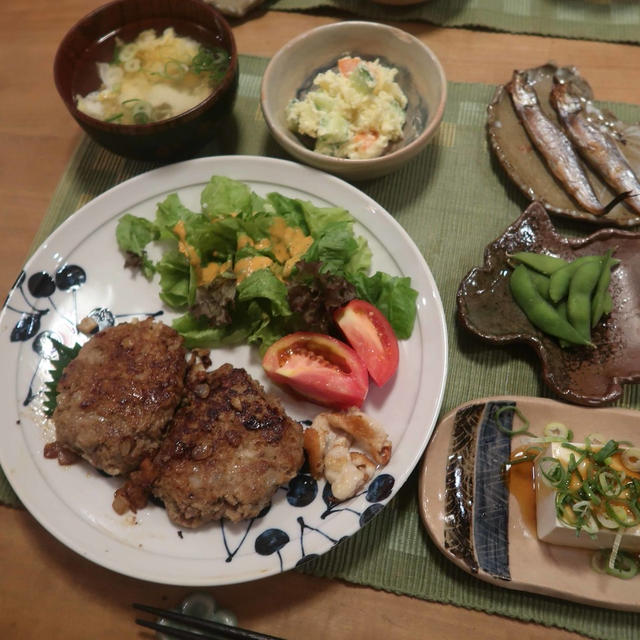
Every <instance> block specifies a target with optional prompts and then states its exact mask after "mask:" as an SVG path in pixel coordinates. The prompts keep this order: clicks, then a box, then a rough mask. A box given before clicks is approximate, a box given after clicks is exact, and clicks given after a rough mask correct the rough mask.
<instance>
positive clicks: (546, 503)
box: [535, 442, 640, 551]
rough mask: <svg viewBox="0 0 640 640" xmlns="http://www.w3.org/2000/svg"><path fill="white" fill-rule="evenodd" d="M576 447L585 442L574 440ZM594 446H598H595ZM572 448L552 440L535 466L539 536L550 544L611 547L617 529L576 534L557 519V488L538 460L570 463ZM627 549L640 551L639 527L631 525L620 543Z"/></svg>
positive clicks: (571, 528) (601, 529) (599, 547)
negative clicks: (555, 460)
mask: <svg viewBox="0 0 640 640" xmlns="http://www.w3.org/2000/svg"><path fill="white" fill-rule="evenodd" d="M572 444H575V446H577V447H584V444H580V443H572ZM594 448H595V447H594ZM571 453H574V452H572V451H571V449H567V448H566V447H563V446H562V443H560V442H552V443H550V444H549V445H548V447H547V448H546V449H545V450H544V451H543V452H542V454H541V455H540V456H539V457H538V460H537V461H536V465H535V480H536V520H537V533H538V538H539V539H540V540H542V541H543V542H548V543H549V544H558V545H562V546H565V547H584V548H586V549H610V548H611V547H612V546H613V541H614V540H615V537H616V534H617V531H616V530H612V529H605V528H600V530H599V531H598V532H597V533H596V534H595V537H594V538H592V537H591V536H589V535H588V534H587V533H585V532H583V531H582V532H580V534H579V535H576V534H577V530H576V529H574V528H573V527H570V526H569V525H567V524H565V523H564V522H562V521H561V520H559V519H558V516H557V515H556V490H555V489H554V488H553V487H550V486H548V485H547V484H546V483H545V482H544V478H543V476H542V474H541V473H540V470H539V461H540V459H541V458H543V457H553V458H557V459H558V460H560V462H561V463H562V464H563V465H565V466H566V465H567V464H568V462H569V456H570V455H571ZM620 547H621V548H622V549H626V550H627V551H640V526H636V527H630V528H628V529H627V530H626V531H625V533H624V536H623V538H622V542H621V544H620Z"/></svg>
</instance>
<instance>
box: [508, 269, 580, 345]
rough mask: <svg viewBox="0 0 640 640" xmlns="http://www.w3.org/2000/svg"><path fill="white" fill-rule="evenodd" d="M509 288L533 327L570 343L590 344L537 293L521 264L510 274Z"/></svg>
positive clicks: (527, 271) (527, 272) (526, 270)
mask: <svg viewBox="0 0 640 640" xmlns="http://www.w3.org/2000/svg"><path fill="white" fill-rule="evenodd" d="M509 288H510V289H511V295H512V296H513V299H514V300H515V301H516V303H517V305H518V306H519V307H520V308H521V309H522V311H523V312H524V314H525V315H526V316H527V318H528V319H529V321H530V322H531V324H533V325H534V326H535V327H537V328H538V329H540V330H541V331H544V332H545V333H548V334H549V335H552V336H555V337H556V338H560V339H561V340H566V341H567V342H570V343H572V344H581V345H589V344H591V343H590V342H589V340H588V339H587V338H585V337H583V336H582V335H581V334H580V333H579V332H578V331H576V329H575V328H574V327H572V326H571V324H570V323H569V322H568V321H567V320H565V319H564V318H562V316H560V314H559V313H558V312H557V311H556V310H555V309H554V308H553V306H552V305H551V304H550V303H549V302H547V301H546V300H545V299H544V298H543V297H542V296H541V295H540V294H539V293H538V291H537V290H536V288H535V286H534V284H533V281H532V280H531V277H530V276H529V270H528V269H527V268H526V267H525V266H524V265H523V264H520V265H518V266H517V267H516V268H515V269H514V271H513V273H512V274H511V278H510V279H509Z"/></svg>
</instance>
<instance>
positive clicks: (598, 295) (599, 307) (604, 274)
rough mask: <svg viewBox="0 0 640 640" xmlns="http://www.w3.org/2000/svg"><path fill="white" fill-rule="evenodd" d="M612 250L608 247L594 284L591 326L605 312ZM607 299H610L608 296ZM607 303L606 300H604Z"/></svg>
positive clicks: (593, 325) (598, 320)
mask: <svg viewBox="0 0 640 640" xmlns="http://www.w3.org/2000/svg"><path fill="white" fill-rule="evenodd" d="M612 254H613V251H612V250H611V249H609V251H607V253H606V254H605V256H604V259H603V262H602V267H601V269H600V276H599V278H598V282H597V284H596V290H595V293H594V294H593V300H592V301H591V328H593V327H595V326H596V325H597V324H598V322H600V318H602V316H603V315H604V313H605V294H606V293H608V290H609V282H611V267H612V266H613V258H612V257H611V255H612ZM609 299H611V298H610V297H609ZM606 302H607V303H608V301H606Z"/></svg>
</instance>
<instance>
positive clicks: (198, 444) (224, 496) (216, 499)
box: [152, 364, 304, 527]
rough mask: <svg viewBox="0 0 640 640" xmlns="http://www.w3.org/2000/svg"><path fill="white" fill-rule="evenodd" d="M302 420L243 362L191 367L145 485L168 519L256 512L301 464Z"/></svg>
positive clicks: (200, 520) (190, 521)
mask: <svg viewBox="0 0 640 640" xmlns="http://www.w3.org/2000/svg"><path fill="white" fill-rule="evenodd" d="M303 461H304V454H303V449H302V427H301V426H300V424H299V423H298V422H296V421H294V420H292V419H291V418H289V417H288V416H287V415H286V414H285V412H284V410H283V408H282V406H281V405H280V402H279V401H278V400H277V399H276V398H274V397H273V396H270V395H268V394H266V393H265V391H264V389H263V388H262V386H261V385H260V384H259V383H258V382H257V381H256V380H254V379H253V378H252V377H251V376H250V375H249V374H248V373H247V372H246V371H245V370H244V369H234V368H233V367H232V366H231V365H230V364H224V365H222V366H221V367H219V368H218V369H216V370H215V371H209V372H207V371H205V370H204V368H202V367H201V368H199V369H195V368H194V369H192V370H191V371H190V373H189V374H188V375H187V394H186V401H185V402H184V404H183V405H182V406H181V407H180V408H179V409H178V411H177V412H176V415H175V417H174V419H173V421H172V423H171V426H170V427H169V431H168V433H167V436H166V438H165V440H164V441H163V443H162V446H161V448H160V450H159V452H158V454H157V455H156V457H155V460H154V465H153V466H154V471H155V473H156V474H157V475H156V477H155V480H154V482H153V485H152V493H153V494H154V495H155V496H156V497H157V498H160V499H161V500H162V501H163V502H164V504H165V507H166V509H167V514H168V516H169V518H170V519H171V521H172V522H174V523H175V524H177V525H180V526H183V527H197V526H200V525H202V524H204V523H206V522H209V521H211V520H219V519H221V518H227V519H229V520H232V521H234V522H236V521H238V520H242V519H244V518H251V517H254V516H257V515H258V514H259V513H260V511H262V509H264V507H266V506H267V505H268V504H269V501H270V500H271V498H272V496H273V494H274V493H275V491H276V490H277V488H278V487H279V486H280V485H282V484H284V483H286V482H288V481H289V480H290V479H291V478H293V477H294V476H295V475H296V473H297V472H298V469H299V468H300V467H301V466H302V463H303Z"/></svg>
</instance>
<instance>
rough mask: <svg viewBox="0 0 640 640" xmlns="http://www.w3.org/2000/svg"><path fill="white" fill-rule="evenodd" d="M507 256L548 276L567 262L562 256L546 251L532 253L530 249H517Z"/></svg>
mask: <svg viewBox="0 0 640 640" xmlns="http://www.w3.org/2000/svg"><path fill="white" fill-rule="evenodd" d="M508 257H509V258H511V259H512V260H517V261H518V262H520V263H521V264H525V265H527V267H531V268H532V269H535V270H536V271H539V272H540V273H544V274H545V275H546V276H550V275H551V274H552V273H554V272H555V271H557V270H558V269H562V267H566V266H567V265H568V264H569V263H568V262H567V261H566V260H563V259H562V258H557V257H555V256H548V255H547V254H546V253H534V252H532V251H519V252H518V253H513V254H510V255H509V256H508Z"/></svg>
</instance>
